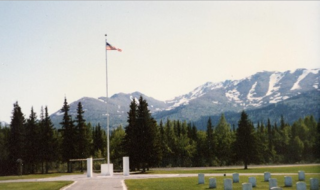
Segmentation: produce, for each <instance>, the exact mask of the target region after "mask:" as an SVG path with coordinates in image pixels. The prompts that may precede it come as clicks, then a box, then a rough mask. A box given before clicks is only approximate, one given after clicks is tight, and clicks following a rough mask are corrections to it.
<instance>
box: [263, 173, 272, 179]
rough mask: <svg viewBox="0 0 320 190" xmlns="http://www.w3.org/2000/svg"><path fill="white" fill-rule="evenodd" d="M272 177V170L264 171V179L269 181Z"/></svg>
mask: <svg viewBox="0 0 320 190" xmlns="http://www.w3.org/2000/svg"><path fill="white" fill-rule="evenodd" d="M270 178H271V174H270V172H264V181H269V179H270Z"/></svg>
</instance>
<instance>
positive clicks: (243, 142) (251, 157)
mask: <svg viewBox="0 0 320 190" xmlns="http://www.w3.org/2000/svg"><path fill="white" fill-rule="evenodd" d="M233 150H234V153H235V157H236V160H241V161H242V162H243V163H244V169H247V168H248V165H249V164H250V163H257V162H259V160H258V159H259V156H258V155H259V152H258V141H257V139H256V136H255V131H254V127H253V125H252V123H251V121H250V120H249V119H248V115H247V114H246V113H245V111H242V113H241V119H240V120H239V122H238V129H237V132H236V140H235V142H234V149H233Z"/></svg>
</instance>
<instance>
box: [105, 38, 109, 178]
mask: <svg viewBox="0 0 320 190" xmlns="http://www.w3.org/2000/svg"><path fill="white" fill-rule="evenodd" d="M105 38H106V40H105V47H107V34H105ZM105 51H106V107H107V155H108V156H107V157H108V172H107V175H110V146H109V145H110V144H109V112H108V62H107V48H106V50H105Z"/></svg>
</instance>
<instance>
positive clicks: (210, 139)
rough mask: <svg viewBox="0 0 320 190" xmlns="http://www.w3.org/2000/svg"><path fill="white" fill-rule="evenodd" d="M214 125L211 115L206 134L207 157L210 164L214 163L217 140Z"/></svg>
mask: <svg viewBox="0 0 320 190" xmlns="http://www.w3.org/2000/svg"><path fill="white" fill-rule="evenodd" d="M213 131H214V130H213V125H212V122H211V118H210V117H209V119H208V123H207V136H206V149H207V151H206V158H207V162H208V163H209V165H210V166H212V165H214V164H213V162H212V161H213V160H214V156H215V154H214V152H215V150H216V141H215V137H214V133H213Z"/></svg>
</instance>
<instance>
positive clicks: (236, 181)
mask: <svg viewBox="0 0 320 190" xmlns="http://www.w3.org/2000/svg"><path fill="white" fill-rule="evenodd" d="M232 180H233V183H239V174H238V173H233V174H232Z"/></svg>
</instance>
